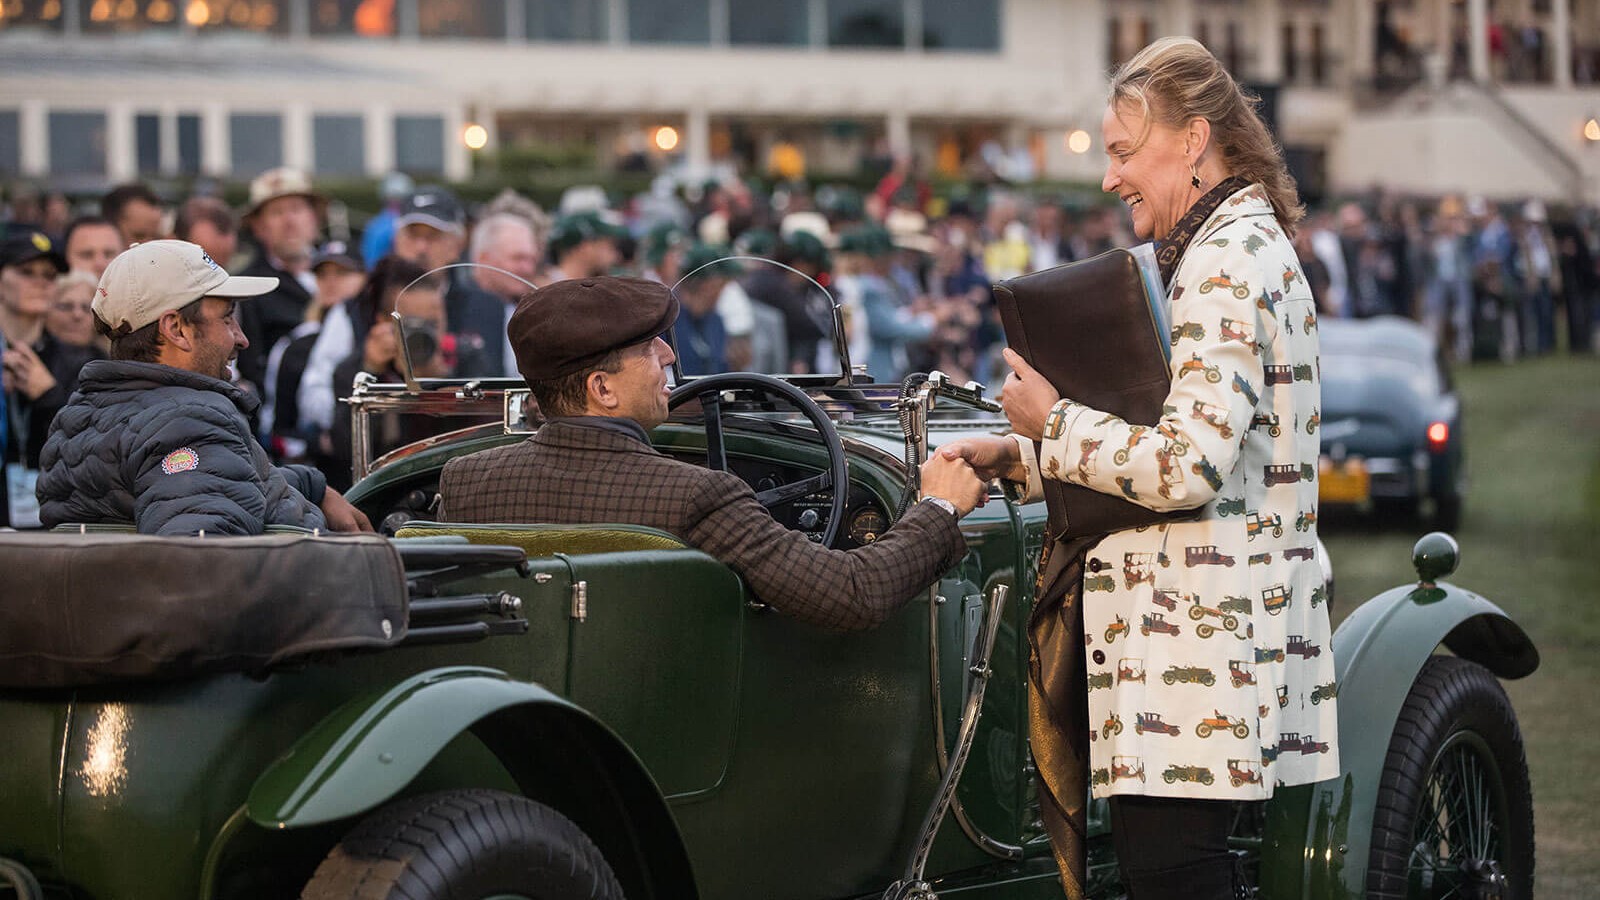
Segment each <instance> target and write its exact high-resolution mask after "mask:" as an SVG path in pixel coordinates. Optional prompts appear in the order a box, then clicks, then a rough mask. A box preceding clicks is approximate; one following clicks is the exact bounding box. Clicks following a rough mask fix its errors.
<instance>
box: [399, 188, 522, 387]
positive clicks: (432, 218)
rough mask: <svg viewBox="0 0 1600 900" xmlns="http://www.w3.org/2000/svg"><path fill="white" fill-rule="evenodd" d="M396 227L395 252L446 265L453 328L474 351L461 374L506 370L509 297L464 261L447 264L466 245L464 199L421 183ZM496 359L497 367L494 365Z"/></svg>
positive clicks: (436, 267) (434, 266)
mask: <svg viewBox="0 0 1600 900" xmlns="http://www.w3.org/2000/svg"><path fill="white" fill-rule="evenodd" d="M395 228H396V231H395V237H394V255H395V256H398V257H400V258H401V259H404V260H408V261H410V262H413V263H416V264H417V265H419V266H421V267H422V268H423V270H424V271H427V272H436V271H440V270H444V271H443V272H442V273H441V274H443V275H444V285H445V299H444V302H445V318H446V321H447V322H448V323H449V331H450V333H451V334H454V335H455V336H456V337H457V339H458V340H459V341H460V342H461V344H462V345H463V347H470V348H471V349H472V351H473V352H471V353H467V354H465V355H464V356H463V359H462V362H461V364H460V365H459V366H457V367H456V374H457V375H461V376H463V377H471V378H477V377H487V376H498V375H500V374H501V372H502V371H503V369H502V365H501V357H502V353H503V351H502V345H503V344H504V338H503V337H502V333H503V332H504V330H505V312H504V306H505V302H504V301H503V300H502V299H500V298H499V297H497V296H494V295H490V294H486V293H484V291H483V290H481V289H480V288H479V287H478V283H477V281H476V280H474V276H473V274H472V273H471V272H469V271H467V270H466V269H465V268H464V267H463V268H454V269H447V268H446V267H447V266H450V265H452V264H454V263H458V262H460V261H461V251H462V250H463V249H465V248H466V239H467V213H466V210H465V209H463V208H462V206H461V201H460V200H459V199H457V198H456V195H455V194H453V193H451V192H450V191H449V190H447V189H445V188H442V187H439V186H437V185H425V186H423V187H420V188H418V189H417V191H416V193H414V194H412V195H411V196H410V197H409V198H408V199H407V200H406V202H405V204H404V205H402V206H401V208H400V217H399V218H398V219H396V220H395ZM491 359H492V368H488V367H489V366H490V365H491Z"/></svg>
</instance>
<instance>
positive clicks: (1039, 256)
mask: <svg viewBox="0 0 1600 900" xmlns="http://www.w3.org/2000/svg"><path fill="white" fill-rule="evenodd" d="M1062 218H1063V213H1062V209H1061V205H1060V204H1058V203H1055V202H1052V201H1049V200H1045V201H1041V202H1039V203H1037V204H1035V205H1034V207H1033V226H1032V227H1031V228H1029V229H1028V269H1029V271H1033V272H1037V271H1039V270H1040V269H1051V268H1054V267H1056V266H1058V265H1060V264H1061V263H1064V262H1067V261H1068V260H1069V259H1071V258H1072V249H1071V248H1070V247H1068V246H1067V235H1066V232H1065V230H1064V229H1063V228H1062Z"/></svg>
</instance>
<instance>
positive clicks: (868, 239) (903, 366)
mask: <svg viewBox="0 0 1600 900" xmlns="http://www.w3.org/2000/svg"><path fill="white" fill-rule="evenodd" d="M893 253H894V245H893V244H892V243H891V242H890V240H889V233H888V232H887V231H886V230H884V229H883V228H881V227H879V226H876V225H861V226H857V227H856V228H854V229H852V230H851V231H847V232H845V233H844V234H843V235H842V236H841V237H840V240H839V257H840V260H839V264H840V270H841V272H848V273H849V274H848V275H845V276H842V277H841V280H843V278H850V279H852V280H853V281H854V282H855V290H856V291H857V292H859V296H860V302H861V310H862V312H863V313H865V314H866V318H867V335H868V337H869V341H870V345H871V348H872V349H871V351H870V352H869V353H868V356H867V360H866V363H867V372H868V373H869V374H870V375H871V376H872V378H873V380H874V381H886V382H894V381H898V380H899V379H900V378H901V377H902V376H904V375H905V374H906V372H907V371H908V369H909V364H908V357H907V354H906V345H907V344H910V343H911V342H913V341H925V340H927V339H928V338H930V337H932V336H933V332H934V329H935V328H936V327H937V326H938V324H939V319H938V318H936V317H935V316H934V314H933V313H932V311H931V310H929V309H928V308H927V307H926V306H925V305H923V304H917V303H915V302H914V299H913V298H911V297H907V296H905V294H904V293H902V292H901V290H900V289H899V287H898V286H896V285H895V284H894V282H892V281H890V280H889V278H888V277H887V276H888V268H889V263H890V257H891V255H892V254H893Z"/></svg>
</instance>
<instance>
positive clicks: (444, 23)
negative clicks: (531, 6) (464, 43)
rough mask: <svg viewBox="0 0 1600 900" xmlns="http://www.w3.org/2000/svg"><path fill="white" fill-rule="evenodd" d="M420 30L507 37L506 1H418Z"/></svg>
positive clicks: (436, 34) (443, 34)
mask: <svg viewBox="0 0 1600 900" xmlns="http://www.w3.org/2000/svg"><path fill="white" fill-rule="evenodd" d="M417 32H418V34H420V35H422V36H423V37H434V38H437V37H446V38H451V37H453V38H503V37H505V36H506V8H505V3H504V0H418V3H417Z"/></svg>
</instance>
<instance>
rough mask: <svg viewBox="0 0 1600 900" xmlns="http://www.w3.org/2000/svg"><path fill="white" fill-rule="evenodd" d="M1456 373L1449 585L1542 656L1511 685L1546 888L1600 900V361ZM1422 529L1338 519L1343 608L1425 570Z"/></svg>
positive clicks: (1564, 360)
mask: <svg viewBox="0 0 1600 900" xmlns="http://www.w3.org/2000/svg"><path fill="white" fill-rule="evenodd" d="M1456 374H1457V377H1458V383H1459V386H1460V390H1461V394H1462V402H1463V408H1464V424H1463V428H1464V431H1465V437H1466V442H1467V447H1466V458H1467V470H1468V473H1469V478H1470V486H1469V489H1468V492H1467V500H1466V506H1465V513H1464V516H1463V521H1462V528H1461V529H1460V531H1459V532H1458V533H1457V534H1456V537H1457V538H1458V539H1459V540H1460V542H1461V550H1462V563H1461V568H1460V570H1459V571H1458V572H1456V573H1455V574H1454V575H1452V576H1450V578H1449V579H1448V580H1450V581H1452V582H1454V583H1456V584H1459V585H1462V586H1463V587H1467V588H1469V589H1471V590H1473V591H1475V592H1477V593H1479V594H1482V595H1483V596H1485V597H1487V598H1489V599H1490V600H1492V601H1494V602H1495V603H1497V604H1499V606H1500V607H1501V608H1502V609H1504V610H1505V611H1506V612H1507V613H1508V614H1510V615H1511V617H1512V618H1514V619H1515V620H1516V621H1517V622H1518V623H1520V624H1521V625H1522V627H1523V628H1524V629H1526V630H1527V632H1528V634H1529V635H1530V636H1531V637H1532V638H1533V641H1534V643H1535V644H1536V645H1537V646H1538V648H1539V652H1540V654H1541V656H1542V657H1543V663H1542V665H1541V666H1540V668H1539V671H1537V672H1535V673H1534V674H1533V675H1532V676H1530V677H1528V678H1525V679H1522V680H1520V681H1514V682H1509V683H1507V685H1506V687H1507V691H1508V693H1509V694H1510V695H1511V700H1512V702H1513V703H1514V704H1515V705H1516V709H1517V714H1518V716H1519V718H1520V719H1521V723H1522V733H1523V738H1524V740H1525V741H1526V742H1527V752H1528V766H1529V768H1530V770H1531V772H1532V775H1533V792H1534V809H1535V816H1536V820H1537V821H1536V829H1537V846H1538V871H1537V873H1536V876H1535V877H1536V893H1537V895H1538V896H1539V897H1541V898H1548V897H1600V859H1597V857H1596V856H1595V848H1596V847H1600V748H1596V746H1595V743H1596V741H1597V740H1600V702H1597V699H1600V566H1597V565H1596V562H1597V560H1600V359H1596V358H1581V359H1574V358H1570V357H1565V356H1562V357H1553V358H1548V359H1539V360H1532V361H1527V362H1521V363H1517V364H1515V365H1511V366H1501V365H1489V364H1481V365H1476V366H1472V367H1462V368H1460V369H1458V370H1457V373H1456ZM1421 530H1422V528H1421V527H1418V526H1411V525H1407V526H1405V527H1385V528H1379V527H1376V526H1374V525H1373V524H1372V523H1370V522H1368V523H1363V522H1361V521H1359V520H1351V519H1348V518H1344V517H1338V518H1335V519H1334V520H1333V521H1329V522H1326V523H1325V524H1324V527H1323V528H1322V538H1323V542H1324V543H1325V544H1326V545H1327V547H1328V553H1329V556H1330V557H1331V558H1332V559H1333V565H1334V574H1335V578H1336V582H1337V590H1338V598H1339V599H1340V600H1341V601H1342V604H1343V605H1342V608H1340V609H1339V610H1338V613H1341V614H1342V613H1347V612H1348V610H1349V608H1350V605H1351V604H1353V603H1354V602H1356V601H1357V600H1359V599H1364V598H1367V597H1371V596H1372V595H1374V594H1376V593H1378V592H1379V591H1381V590H1384V589H1386V588H1389V587H1392V586H1394V585H1396V584H1400V583H1402V582H1405V581H1408V580H1412V579H1414V578H1415V575H1414V573H1413V571H1412V569H1411V565H1410V557H1411V545H1412V544H1413V543H1414V541H1415V539H1416V537H1417V535H1418V534H1419V533H1420V531H1421ZM1408 576H1409V577H1408Z"/></svg>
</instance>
